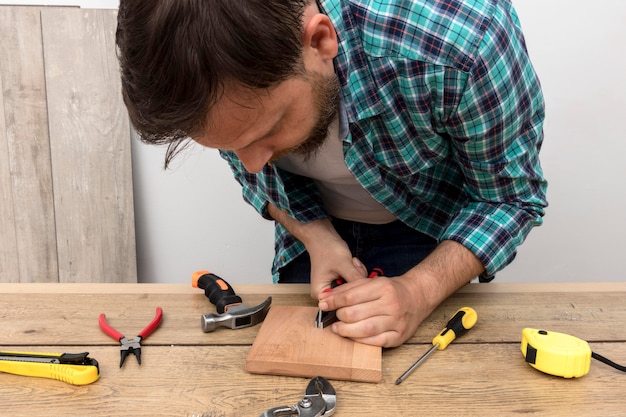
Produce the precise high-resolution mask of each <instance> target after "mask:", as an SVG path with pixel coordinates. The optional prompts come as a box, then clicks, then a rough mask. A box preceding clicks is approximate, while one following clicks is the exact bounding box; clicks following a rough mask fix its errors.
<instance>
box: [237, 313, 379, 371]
mask: <svg viewBox="0 0 626 417" xmlns="http://www.w3.org/2000/svg"><path fill="white" fill-rule="evenodd" d="M316 315H317V308H316V307H294V306H273V307H272V308H271V309H270V311H269V313H268V314H267V317H266V318H265V321H264V322H263V324H262V326H261V328H260V329H259V332H258V334H257V336H256V338H255V340H254V343H253V344H252V348H251V349H250V352H249V354H248V357H247V358H246V370H247V371H248V372H251V373H256V374H267V375H287V376H302V377H315V376H318V375H319V376H323V377H325V378H328V379H338V380H345V381H360V382H380V380H381V378H382V372H381V355H382V349H381V348H379V347H376V346H368V345H364V344H362V343H356V342H354V341H352V340H349V339H345V338H343V337H341V336H337V335H336V334H334V333H333V332H332V331H331V330H330V329H329V328H326V329H318V328H316V327H315V326H314V322H315V317H316Z"/></svg>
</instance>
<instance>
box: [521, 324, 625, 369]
mask: <svg viewBox="0 0 626 417" xmlns="http://www.w3.org/2000/svg"><path fill="white" fill-rule="evenodd" d="M521 349H522V354H523V355H524V358H525V359H526V362H528V363H529V364H530V366H532V367H533V368H535V369H537V370H539V371H541V372H545V373H546V374H550V375H556V376H561V377H563V378H579V377H581V376H585V375H587V373H588V372H589V368H590V366H591V358H594V359H597V360H599V361H601V362H603V363H605V364H607V365H610V366H612V367H614V368H616V369H618V370H620V371H623V372H626V367H624V366H621V365H618V364H616V363H615V362H612V361H610V360H608V359H606V358H605V357H604V356H601V355H599V354H597V353H594V352H592V351H591V348H590V347H589V344H588V343H587V342H586V341H584V340H582V339H579V338H577V337H574V336H570V335H568V334H564V333H557V332H549V331H547V330H537V329H529V328H526V329H524V330H522V345H521Z"/></svg>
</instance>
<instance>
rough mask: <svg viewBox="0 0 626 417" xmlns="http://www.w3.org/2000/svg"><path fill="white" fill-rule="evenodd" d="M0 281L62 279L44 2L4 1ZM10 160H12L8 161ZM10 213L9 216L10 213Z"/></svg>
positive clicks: (0, 19) (0, 29) (0, 14)
mask: <svg viewBox="0 0 626 417" xmlns="http://www.w3.org/2000/svg"><path fill="white" fill-rule="evenodd" d="M0 57H2V58H1V59H0V79H1V84H2V95H1V97H0V99H1V100H2V101H3V111H2V113H0V117H2V118H3V119H4V120H3V125H4V126H0V127H2V130H3V132H2V134H0V139H2V141H3V142H4V143H3V144H2V145H1V147H2V148H3V149H2V150H3V152H2V156H0V158H1V159H0V160H1V161H2V167H1V168H0V186H1V187H2V197H3V199H2V206H3V207H2V209H1V211H0V215H2V216H3V219H2V221H1V223H0V225H1V226H2V232H1V233H0V235H1V236H0V243H1V245H0V246H1V249H0V260H2V262H1V263H2V266H0V281H3V282H56V281H58V266H57V249H56V239H55V224H54V205H53V187H52V168H51V164H50V142H49V135H48V114H47V105H46V86H45V79H44V65H43V51H42V44H41V21H40V15H39V8H36V7H35V8H33V7H6V6H5V7H0ZM5 162H6V163H5ZM5 216H6V217H5Z"/></svg>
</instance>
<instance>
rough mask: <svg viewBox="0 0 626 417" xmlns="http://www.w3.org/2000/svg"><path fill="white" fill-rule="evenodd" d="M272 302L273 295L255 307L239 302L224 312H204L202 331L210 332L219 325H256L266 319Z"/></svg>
mask: <svg viewBox="0 0 626 417" xmlns="http://www.w3.org/2000/svg"><path fill="white" fill-rule="evenodd" d="M271 304H272V297H267V299H266V300H265V301H263V302H262V303H261V304H259V305H258V306H255V307H248V306H246V305H244V304H238V305H233V306H229V307H228V309H227V310H226V311H225V312H224V313H222V314H213V313H207V314H203V315H202V317H201V325H202V331H203V332H205V333H209V332H212V331H213V330H215V329H217V328H218V327H228V328H229V329H242V328H244V327H250V326H254V325H256V324H259V323H260V322H262V321H263V320H264V319H265V316H266V315H267V312H268V311H269V309H270V305H271Z"/></svg>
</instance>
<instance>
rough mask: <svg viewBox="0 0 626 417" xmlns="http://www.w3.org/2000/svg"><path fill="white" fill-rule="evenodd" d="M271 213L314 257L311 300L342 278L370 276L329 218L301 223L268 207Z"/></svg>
mask: <svg viewBox="0 0 626 417" xmlns="http://www.w3.org/2000/svg"><path fill="white" fill-rule="evenodd" d="M268 211H269V214H270V215H271V216H272V217H273V218H274V220H276V221H277V222H279V223H280V224H282V225H283V226H284V227H285V228H286V229H287V230H289V232H290V233H291V234H292V235H294V236H295V237H296V238H298V239H299V240H300V241H301V242H302V243H304V246H306V249H307V252H308V253H309V257H310V258H311V297H312V298H313V299H315V300H317V299H318V298H319V295H320V294H321V293H322V292H323V291H324V290H325V289H326V288H330V284H331V282H333V281H334V280H335V279H338V278H343V279H345V280H346V281H348V282H350V281H354V280H357V279H360V278H363V277H365V276H367V271H366V270H365V267H364V266H363V265H362V264H361V263H360V262H358V260H356V259H353V258H352V254H351V252H350V248H349V247H348V244H347V243H346V242H345V241H344V240H343V239H342V238H341V236H339V234H338V233H337V231H336V230H335V228H334V227H333V225H332V223H331V221H330V220H328V219H320V220H314V221H312V222H309V223H301V222H299V221H297V220H295V219H293V218H291V217H289V216H288V215H287V213H285V212H283V211H280V210H278V208H276V206H274V205H272V204H269V205H268Z"/></svg>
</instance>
